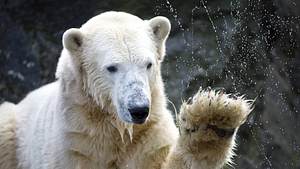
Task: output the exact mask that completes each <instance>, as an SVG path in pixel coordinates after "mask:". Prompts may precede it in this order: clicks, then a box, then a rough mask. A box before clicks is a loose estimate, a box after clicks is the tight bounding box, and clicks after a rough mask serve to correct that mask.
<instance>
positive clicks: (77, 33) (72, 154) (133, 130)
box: [17, 12, 178, 169]
mask: <svg viewBox="0 0 300 169" xmlns="http://www.w3.org/2000/svg"><path fill="white" fill-rule="evenodd" d="M161 29H162V28H161ZM167 29H168V30H164V31H169V28H167ZM164 34H165V35H164V36H167V35H168V33H167V34H166V33H164ZM153 36H156V35H154V34H153V32H152V28H151V26H149V21H143V20H141V19H139V18H137V17H135V16H133V15H130V14H126V13H120V12H107V13H104V14H101V15H98V16H96V17H94V18H92V19H90V20H89V21H88V22H87V23H86V24H84V25H83V26H82V27H81V28H80V29H76V28H72V29H70V30H68V31H66V33H65V34H64V37H63V45H64V49H63V51H62V54H61V57H60V59H59V63H58V67H57V72H56V76H57V78H58V80H57V81H56V82H54V83H51V84H49V85H46V86H44V87H42V88H40V89H37V90H35V91H33V92H31V93H30V94H29V95H28V96H27V97H26V98H25V99H24V100H23V101H22V102H20V103H19V104H18V105H17V107H18V112H17V113H18V114H19V116H18V117H17V128H18V131H17V138H18V145H19V148H18V150H17V154H18V160H19V166H20V168H31V169H41V168H62V169H66V168H97V169H99V168H103V169H107V168H116V167H117V168H130V169H133V168H141V167H142V166H143V165H144V164H143V162H142V161H145V159H144V158H146V156H149V158H150V157H151V154H155V153H156V151H158V150H159V149H162V148H164V147H167V148H168V149H169V148H170V147H171V146H172V145H173V142H175V141H176V139H177V137H178V131H177V129H176V127H175V125H174V123H173V120H172V117H171V115H170V113H169V112H168V110H167V109H166V99H165V96H164V93H163V90H162V89H163V85H162V80H161V77H160V62H159V61H158V58H159V57H161V56H160V54H159V53H158V52H157V48H156V42H155V41H154V40H153V39H154V38H155V37H153ZM148 63H152V65H153V66H152V67H151V69H147V64H148ZM110 65H117V67H118V72H116V73H110V72H108V71H107V70H106V68H107V67H108V66H110ZM130 83H134V85H135V88H137V90H138V91H139V93H140V94H142V95H143V96H141V97H145V98H146V99H148V100H149V101H150V106H151V107H150V109H151V111H150V117H149V119H148V120H147V122H146V123H145V124H144V125H133V124H132V121H131V118H130V116H129V115H128V111H126V109H127V107H126V104H127V102H128V100H126V99H128V98H130V97H129V96H130V95H132V93H135V92H136V91H134V90H133V89H131V88H126V85H127V84H130ZM124 86H125V87H124ZM127 87H128V86H127ZM133 88H134V87H133ZM153 97H155V98H154V100H153ZM135 103H136V104H139V102H138V100H137V101H135ZM120 104H125V109H124V108H123V109H122V108H121V107H120ZM161 128H163V129H161ZM158 129H159V130H158ZM144 130H145V131H144ZM167 132H168V135H165V133H167ZM137 140H138V142H137ZM164 156H166V155H164ZM163 159H164V158H162V159H161V162H160V163H162V161H163ZM158 163H159V162H158ZM149 167H150V166H149ZM142 168H144V167H142Z"/></svg>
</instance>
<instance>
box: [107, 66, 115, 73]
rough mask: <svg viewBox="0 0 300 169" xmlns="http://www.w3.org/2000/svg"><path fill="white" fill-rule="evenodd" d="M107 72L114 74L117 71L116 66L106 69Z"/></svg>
mask: <svg viewBox="0 0 300 169" xmlns="http://www.w3.org/2000/svg"><path fill="white" fill-rule="evenodd" d="M106 69H107V71H109V72H110V73H115V72H117V71H118V69H117V67H116V66H108V67H107V68H106Z"/></svg>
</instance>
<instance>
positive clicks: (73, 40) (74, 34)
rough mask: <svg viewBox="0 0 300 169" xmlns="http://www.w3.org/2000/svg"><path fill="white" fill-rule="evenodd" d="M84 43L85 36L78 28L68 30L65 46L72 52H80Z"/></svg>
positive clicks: (65, 36) (64, 37)
mask: <svg viewBox="0 0 300 169" xmlns="http://www.w3.org/2000/svg"><path fill="white" fill-rule="evenodd" d="M82 43H83V34H82V33H81V31H80V30H79V29H77V28H71V29H69V30H67V31H66V32H65V33H64V35H63V46H64V48H66V49H67V50H69V51H70V52H72V51H78V50H79V49H80V48H81V46H82Z"/></svg>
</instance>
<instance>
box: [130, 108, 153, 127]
mask: <svg viewBox="0 0 300 169" xmlns="http://www.w3.org/2000/svg"><path fill="white" fill-rule="evenodd" d="M128 111H129V112H130V115H131V118H132V122H133V123H136V124H142V123H144V122H145V121H146V119H147V117H148V115H149V105H144V106H137V107H132V108H129V109H128Z"/></svg>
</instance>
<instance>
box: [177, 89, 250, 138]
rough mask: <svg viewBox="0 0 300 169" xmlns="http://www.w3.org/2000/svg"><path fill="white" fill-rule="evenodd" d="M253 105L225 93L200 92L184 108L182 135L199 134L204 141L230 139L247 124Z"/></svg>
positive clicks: (181, 112)
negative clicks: (240, 127) (238, 129)
mask: <svg viewBox="0 0 300 169" xmlns="http://www.w3.org/2000/svg"><path fill="white" fill-rule="evenodd" d="M251 102H252V101H250V100H245V99H244V97H243V96H235V95H232V94H226V93H224V91H223V90H218V91H216V90H211V89H210V88H208V89H206V90H202V89H200V90H199V91H198V92H197V93H196V94H195V96H194V97H193V98H190V99H189V100H188V101H187V102H184V103H183V105H182V106H181V110H180V128H181V132H182V134H193V133H197V134H198V135H199V136H198V137H197V138H198V139H201V140H202V141H211V140H219V139H222V138H225V139H226V138H229V137H231V136H232V135H233V134H234V133H235V131H236V129H237V128H238V127H239V126H240V125H242V124H243V123H244V122H245V121H246V119H247V116H248V115H249V113H250V112H251Z"/></svg>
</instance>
